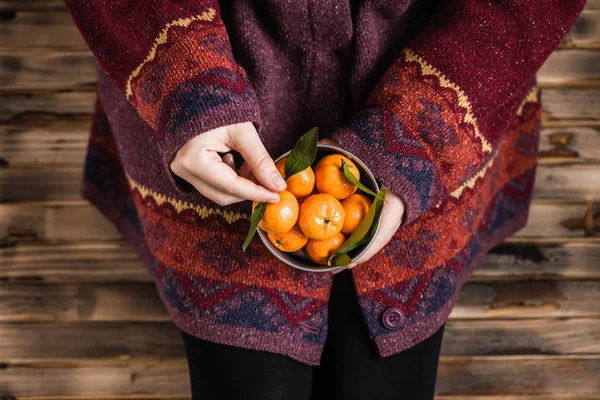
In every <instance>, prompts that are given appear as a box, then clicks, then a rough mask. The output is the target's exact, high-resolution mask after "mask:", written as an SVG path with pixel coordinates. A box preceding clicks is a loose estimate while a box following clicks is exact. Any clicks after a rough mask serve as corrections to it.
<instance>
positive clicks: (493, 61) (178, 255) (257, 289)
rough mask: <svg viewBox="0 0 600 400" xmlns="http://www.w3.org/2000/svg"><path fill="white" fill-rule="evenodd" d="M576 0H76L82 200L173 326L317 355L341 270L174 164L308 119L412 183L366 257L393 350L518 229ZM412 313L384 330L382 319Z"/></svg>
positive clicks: (310, 358)
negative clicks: (281, 237) (390, 228)
mask: <svg viewBox="0 0 600 400" xmlns="http://www.w3.org/2000/svg"><path fill="white" fill-rule="evenodd" d="M583 4H584V2H583V1H581V0H576V1H564V0H507V1H502V2H499V1H492V0H460V1H459V0H449V1H443V2H440V4H437V2H436V1H435V0H405V1H397V0H371V1H360V0H357V1H352V2H349V1H347V0H346V1H340V0H308V1H297V0H264V1H262V2H256V1H251V0H233V1H227V2H225V1H222V2H218V1H214V0H200V1H190V0H177V1H176V0H164V1H158V0H147V1H143V2H139V1H138V2H133V1H123V0H110V1H109V0H67V5H68V7H69V9H70V11H71V13H72V16H73V18H74V20H75V22H76V24H77V26H78V27H79V29H80V31H81V32H82V34H83V36H84V38H85V39H86V41H87V42H88V44H89V46H90V48H91V49H92V51H93V53H94V55H95V56H96V58H97V61H98V65H99V68H98V99H97V102H96V110H95V115H94V120H93V124H92V132H91V136H90V141H89V146H88V153H87V158H86V164H85V171H84V180H83V186H82V194H83V196H84V197H86V198H88V199H89V200H90V201H91V202H92V203H93V204H94V205H95V206H96V207H97V208H98V209H99V210H100V211H101V212H102V213H104V215H106V217H107V218H109V219H110V220H111V221H112V222H113V223H114V224H115V226H116V227H117V228H118V229H119V231H120V232H121V233H122V235H123V236H124V237H125V238H126V239H127V240H128V241H129V242H130V243H131V245H132V246H133V247H134V248H135V250H136V251H137V252H138V254H139V256H140V257H141V258H142V259H143V260H144V262H145V263H146V265H147V266H148V269H149V272H150V274H151V275H152V277H153V278H154V280H155V282H156V286H157V289H158V292H159V293H160V295H161V298H162V300H163V302H164V304H165V306H166V307H167V309H168V311H169V314H170V316H171V317H172V319H173V321H174V322H175V324H176V325H177V326H178V327H179V328H181V329H182V330H184V331H186V332H188V333H190V334H192V335H195V336H197V337H200V338H204V339H206V340H210V341H214V342H218V343H224V344H229V345H233V346H241V347H246V348H250V349H257V350H264V351H270V352H276V353H280V354H285V355H287V356H290V357H292V358H294V359H297V360H299V361H301V362H304V363H307V364H313V365H316V364H319V362H320V357H321V352H322V349H323V344H324V342H325V338H326V336H327V304H328V298H329V291H330V287H331V282H332V276H331V275H329V274H317V273H306V272H300V271H297V270H294V269H292V268H290V267H287V266H285V265H283V264H281V263H280V262H278V261H277V260H276V259H275V258H273V257H272V256H271V255H270V253H268V251H267V250H266V249H265V247H264V246H263V245H262V244H261V243H260V241H258V240H254V241H253V242H252V244H251V245H250V247H249V249H248V251H247V252H246V253H244V252H242V251H241V244H242V242H243V239H244V237H245V233H246V231H247V229H248V227H249V221H248V218H249V213H250V204H249V203H248V202H246V203H241V204H236V205H232V206H228V207H219V206H217V205H215V204H214V203H212V202H211V201H209V200H208V199H206V198H204V197H203V196H202V195H200V194H199V193H197V192H195V191H194V190H190V188H191V187H190V186H189V185H186V184H185V183H184V182H182V181H181V180H180V179H178V178H176V177H175V176H174V174H173V173H172V172H171V171H170V169H169V164H170V162H171V160H172V159H173V157H174V155H175V154H176V152H177V150H178V149H179V148H180V147H181V146H182V145H183V144H184V143H186V142H187V141H188V140H190V139H191V138H193V137H194V136H196V135H199V134H201V133H202V132H205V131H207V130H210V129H212V128H216V127H219V126H223V125H229V124H233V123H237V122H244V121H252V122H253V123H254V124H255V125H256V126H257V128H258V131H259V135H260V136H261V139H262V140H263V142H264V143H265V146H266V147H267V149H268V150H269V152H270V153H271V155H272V156H274V157H276V156H278V155H279V154H281V153H282V152H284V151H286V150H289V148H291V146H292V145H293V144H294V142H295V141H296V140H297V138H298V137H299V136H300V135H301V134H302V133H304V132H305V131H306V130H308V129H310V128H312V127H313V126H318V127H319V128H320V132H321V135H323V136H326V137H331V138H333V139H335V140H336V141H337V142H338V143H340V144H341V145H342V146H344V147H345V148H347V149H348V150H350V151H351V152H353V153H354V154H356V155H357V156H358V157H360V158H361V159H362V160H363V161H364V162H365V163H366V164H367V165H368V166H369V167H370V168H371V169H372V171H373V172H374V173H375V175H376V176H377V177H378V178H379V179H380V180H381V182H382V183H383V184H384V185H386V186H387V187H389V188H390V189H391V190H393V191H394V192H395V193H397V194H398V195H399V196H401V197H402V198H403V199H404V200H405V203H406V210H407V216H406V219H405V222H404V223H403V225H402V226H401V228H400V229H399V230H398V231H397V232H396V234H395V235H394V237H393V238H392V240H391V241H390V243H389V244H388V245H387V246H386V247H385V248H384V249H383V250H382V251H381V252H380V253H379V254H377V255H376V256H375V257H374V258H373V259H371V260H370V261H369V262H367V263H365V264H363V265H361V266H359V267H357V268H355V269H354V270H353V276H354V282H355V286H356V290H357V293H358V298H359V302H360V306H361V308H362V311H363V315H364V319H365V323H366V325H367V327H368V329H369V331H370V333H371V336H372V337H373V340H374V341H375V342H376V344H377V346H378V348H379V351H380V354H381V355H382V356H387V355H391V354H394V353H397V352H399V351H402V350H404V349H406V348H409V347H411V346H413V345H415V344H416V343H419V342H420V341H422V340H424V339H426V338H427V337H429V336H430V335H431V334H433V333H434V332H435V331H436V330H437V329H438V328H439V327H440V326H441V325H442V323H443V322H444V321H445V320H446V319H447V318H448V315H449V314H450V312H451V310H452V308H453V306H454V304H455V301H456V299H457V296H458V293H459V291H460V289H461V286H462V285H463V283H464V282H465V280H466V279H467V278H468V277H469V276H470V274H471V272H472V271H473V269H474V268H476V267H477V266H478V265H479V264H480V263H481V261H482V259H483V257H484V256H485V254H486V252H487V251H488V250H489V249H491V248H492V247H493V246H495V245H497V244H499V243H500V242H502V240H503V239H505V238H506V237H508V236H510V235H512V234H513V233H514V232H516V231H517V230H519V229H520V228H522V227H523V226H524V225H525V223H526V221H527V216H528V211H529V205H530V201H531V194H532V188H533V183H534V179H535V170H536V165H537V152H538V140H539V125H540V115H541V104H540V91H539V89H538V88H537V87H536V85H535V81H534V77H535V72H536V71H537V69H538V68H539V67H540V66H541V65H542V63H543V62H544V60H545V59H546V58H547V57H548V56H549V55H550V53H551V52H552V51H553V49H554V48H555V47H556V46H557V45H558V43H559V42H560V40H561V39H562V38H563V37H564V36H565V35H566V33H567V31H568V30H569V29H570V27H571V26H572V24H573V22H574V21H575V18H576V17H577V15H578V14H579V12H580V11H581V9H582V7H583ZM390 308H396V309H397V310H398V311H400V312H401V313H402V314H404V317H405V318H404V319H403V323H402V324H397V325H396V326H390V325H389V324H384V323H383V322H384V321H382V315H383V313H384V312H385V311H386V310H388V309H390Z"/></svg>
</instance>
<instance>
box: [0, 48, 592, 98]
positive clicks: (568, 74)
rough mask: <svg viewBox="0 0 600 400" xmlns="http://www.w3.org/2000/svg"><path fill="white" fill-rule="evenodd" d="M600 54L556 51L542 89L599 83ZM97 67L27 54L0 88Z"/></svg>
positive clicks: (77, 81) (55, 80)
mask: <svg viewBox="0 0 600 400" xmlns="http://www.w3.org/2000/svg"><path fill="white" fill-rule="evenodd" d="M599 64H600V52H597V51H593V50H570V49H564V50H559V51H555V52H554V53H553V54H552V55H551V56H550V57H549V58H548V60H547V61H546V63H545V64H544V65H543V66H542V68H541V69H540V71H539V73H538V82H539V84H540V85H542V86H556V85H558V84H562V85H565V84H567V85H575V86H582V85H585V86H589V84H590V83H594V82H597V81H598V80H600V70H599V69H598V68H597V66H598V65H599ZM95 82H96V67H95V61H94V57H93V55H92V54H91V53H90V52H88V51H72V52H60V53H52V54H37V53H31V52H27V51H22V52H16V53H11V54H10V55H3V56H0V87H2V88H3V90H4V91H7V90H9V91H16V90H21V91H25V90H61V89H74V88H77V87H82V86H84V87H85V86H89V85H93V84H94V83H95Z"/></svg>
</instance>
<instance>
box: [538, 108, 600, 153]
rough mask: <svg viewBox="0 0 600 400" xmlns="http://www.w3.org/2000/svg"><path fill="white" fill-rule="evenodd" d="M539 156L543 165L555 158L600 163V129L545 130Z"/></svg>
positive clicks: (541, 136) (541, 138) (542, 134)
mask: <svg viewBox="0 0 600 400" xmlns="http://www.w3.org/2000/svg"><path fill="white" fill-rule="evenodd" d="M599 107H600V105H599ZM539 155H540V162H542V163H543V162H545V161H546V160H549V159H553V158H563V159H569V160H581V161H595V162H597V161H600V129H599V128H593V127H573V128H568V127H567V128H551V129H543V130H542V132H541V134H540V153H539Z"/></svg>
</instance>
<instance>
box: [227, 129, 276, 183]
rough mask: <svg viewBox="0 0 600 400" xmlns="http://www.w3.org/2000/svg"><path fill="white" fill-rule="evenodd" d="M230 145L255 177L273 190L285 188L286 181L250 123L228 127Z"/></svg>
mask: <svg viewBox="0 0 600 400" xmlns="http://www.w3.org/2000/svg"><path fill="white" fill-rule="evenodd" d="M228 135H229V138H230V140H231V147H232V148H233V149H234V150H237V151H239V152H240V153H241V155H242V157H243V158H244V161H245V162H246V163H247V164H248V166H249V167H250V169H251V170H252V173H253V174H254V176H255V177H256V179H257V180H258V181H259V182H260V183H261V184H262V185H264V186H265V187H266V188H267V189H270V190H272V191H274V192H281V191H282V190H285V188H286V186H287V185H286V183H285V180H284V179H283V177H282V176H281V174H280V173H279V171H277V167H275V163H274V162H273V159H272V158H271V156H270V155H269V153H268V152H267V149H265V146H264V145H263V143H262V141H261V140H260V137H259V136H258V133H257V132H256V129H255V128H254V125H252V123H246V124H240V125H236V126H233V127H232V128H231V129H228Z"/></svg>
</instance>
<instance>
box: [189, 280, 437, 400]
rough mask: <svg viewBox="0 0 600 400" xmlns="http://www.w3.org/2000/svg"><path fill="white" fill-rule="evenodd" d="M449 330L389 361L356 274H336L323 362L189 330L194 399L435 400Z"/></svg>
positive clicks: (392, 357)
mask: <svg viewBox="0 0 600 400" xmlns="http://www.w3.org/2000/svg"><path fill="white" fill-rule="evenodd" d="M443 331H444V327H443V326H442V328H441V329H440V330H439V331H438V332H436V333H435V334H434V335H433V336H432V337H430V338H429V339H427V340H425V341H424V342H422V343H420V344H418V345H416V346H414V347H412V348H410V349H408V350H405V351H403V352H401V353H398V354H395V355H392V356H389V357H385V358H381V357H380V356H379V355H378V352H377V348H376V347H375V344H374V342H373V340H372V339H371V338H370V337H369V333H368V331H367V328H366V326H365V323H364V320H363V318H362V314H361V311H360V308H359V306H358V301H357V298H356V292H355V290H354V284H353V282H352V275H351V273H350V271H343V272H341V273H339V274H337V275H335V277H334V280H333V287H332V291H331V297H330V302H329V330H328V333H327V340H326V342H325V348H324V350H323V357H322V359H321V365H320V366H318V367H311V366H309V365H306V364H302V363H300V362H297V361H295V360H292V359H291V358H288V357H286V356H283V355H279V354H274V353H268V352H264V351H257V350H249V349H244V348H239V347H232V346H225V345H220V344H215V343H212V342H208V341H205V340H201V339H197V338H195V337H193V336H190V335H188V334H186V333H183V340H184V343H185V349H186V353H187V357H188V364H189V369H190V380H191V383H192V397H193V399H194V400H213V399H236V400H255V399H256V400H280V399H281V400H321V399H323V400H325V399H327V400H337V399H340V400H342V399H343V400H372V399H377V400H387V399H394V400H402V399H409V400H430V399H433V394H434V388H435V379H436V374H437V364H438V359H439V354H440V347H441V343H442V335H443Z"/></svg>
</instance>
